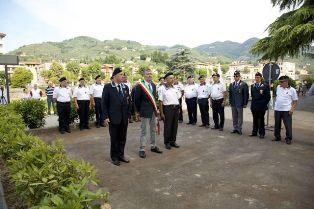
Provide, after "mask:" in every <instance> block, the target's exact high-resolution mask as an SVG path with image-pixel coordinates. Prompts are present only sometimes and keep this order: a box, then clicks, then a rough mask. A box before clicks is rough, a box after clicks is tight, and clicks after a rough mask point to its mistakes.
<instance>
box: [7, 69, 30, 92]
mask: <svg viewBox="0 0 314 209" xmlns="http://www.w3.org/2000/svg"><path fill="white" fill-rule="evenodd" d="M32 80H33V73H32V72H31V71H30V70H28V69H26V68H25V67H17V68H15V70H14V72H13V74H12V77H11V85H12V87H16V88H24V87H25V86H26V85H27V84H29V83H31V81H32Z"/></svg>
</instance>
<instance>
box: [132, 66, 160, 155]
mask: <svg viewBox="0 0 314 209" xmlns="http://www.w3.org/2000/svg"><path fill="white" fill-rule="evenodd" d="M152 76H153V73H152V71H151V70H150V69H146V70H144V81H141V82H138V84H137V85H136V87H135V92H134V103H135V107H136V110H137V112H138V113H139V115H140V117H141V130H140V150H139V156H140V157H141V158H145V157H146V153H145V145H146V138H147V135H148V134H147V129H148V131H149V136H150V146H151V151H152V152H155V153H158V154H161V153H162V151H161V150H160V149H159V148H158V147H157V145H156V123H157V112H158V109H157V101H156V98H157V90H156V85H155V84H154V83H153V82H152Z"/></svg>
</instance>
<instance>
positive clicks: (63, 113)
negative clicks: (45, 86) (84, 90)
mask: <svg viewBox="0 0 314 209" xmlns="http://www.w3.org/2000/svg"><path fill="white" fill-rule="evenodd" d="M57 111H58V115H59V131H66V130H69V129H70V128H69V125H70V112H71V104H70V102H57Z"/></svg>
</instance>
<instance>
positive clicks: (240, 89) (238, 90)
mask: <svg viewBox="0 0 314 209" xmlns="http://www.w3.org/2000/svg"><path fill="white" fill-rule="evenodd" d="M248 101H249V87H248V85H247V84H246V83H245V82H243V81H241V80H240V83H239V85H238V86H235V82H232V83H231V84H230V85H229V102H230V105H231V107H237V108H243V106H245V105H247V103H248Z"/></svg>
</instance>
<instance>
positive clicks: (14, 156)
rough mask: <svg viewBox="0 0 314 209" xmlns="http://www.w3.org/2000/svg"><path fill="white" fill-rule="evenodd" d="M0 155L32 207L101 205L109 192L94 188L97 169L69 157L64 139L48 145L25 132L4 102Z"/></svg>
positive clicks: (85, 208)
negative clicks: (91, 189)
mask: <svg viewBox="0 0 314 209" xmlns="http://www.w3.org/2000/svg"><path fill="white" fill-rule="evenodd" d="M0 118H1V120H0V155H1V157H2V158H3V159H4V160H5V161H6V165H7V167H8V168H9V170H10V174H11V179H12V181H13V183H14V184H15V186H16V191H17V193H18V194H19V196H20V197H21V198H22V200H24V202H25V203H26V204H27V205H28V208H33V209H42V208H51V209H56V208H60V209H61V208H62V209H69V208H73V209H76V208H78V209H79V208H80V209H90V208H99V205H98V206H97V205H94V204H95V203H94V201H95V200H104V201H108V193H104V192H102V191H100V190H98V191H96V192H92V191H90V190H89V189H88V187H89V185H91V184H94V185H97V183H96V182H95V175H96V171H95V170H94V168H93V167H91V166H90V165H89V164H88V163H86V162H83V161H82V162H78V161H76V160H71V159H69V158H68V157H67V156H66V154H65V151H64V149H63V146H62V143H61V142H60V141H57V142H56V143H53V144H52V145H47V144H46V143H44V142H43V141H42V140H41V139H39V138H38V137H34V136H32V135H28V134H26V133H25V132H24V125H23V122H22V119H21V117H20V116H19V115H18V114H16V113H15V112H14V110H13V108H12V107H11V106H0Z"/></svg>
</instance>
